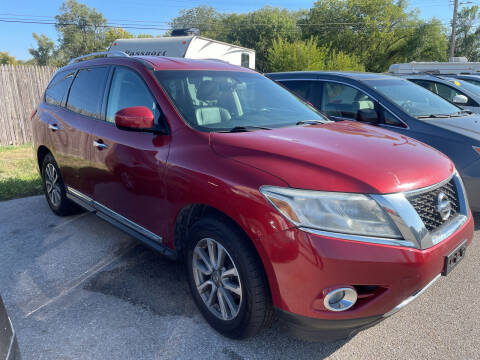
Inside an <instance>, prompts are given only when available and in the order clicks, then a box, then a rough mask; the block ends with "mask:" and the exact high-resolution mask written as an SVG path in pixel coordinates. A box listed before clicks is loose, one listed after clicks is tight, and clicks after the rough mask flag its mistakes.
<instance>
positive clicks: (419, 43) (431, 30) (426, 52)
mask: <svg viewBox="0 0 480 360" xmlns="http://www.w3.org/2000/svg"><path fill="white" fill-rule="evenodd" d="M399 50H400V51H399V56H398V57H397V59H395V58H393V59H392V62H393V60H394V61H395V62H410V61H447V57H448V56H447V55H448V54H447V53H448V36H447V32H446V30H445V27H444V26H443V25H442V23H441V22H440V21H439V20H437V19H432V20H431V21H428V22H419V23H418V24H417V26H416V27H415V28H414V29H413V34H412V35H411V36H410V37H409V38H408V40H407V41H406V42H405V43H404V45H403V49H402V48H401V47H399Z"/></svg>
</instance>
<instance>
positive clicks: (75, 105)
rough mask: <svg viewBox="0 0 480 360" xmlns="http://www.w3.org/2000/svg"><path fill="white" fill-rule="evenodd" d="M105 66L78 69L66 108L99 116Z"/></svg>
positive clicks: (105, 71)
mask: <svg viewBox="0 0 480 360" xmlns="http://www.w3.org/2000/svg"><path fill="white" fill-rule="evenodd" d="M107 73H108V68H107V67H92V68H86V69H81V70H79V71H78V73H77V76H76V77H75V80H74V81H73V84H72V87H71V89H70V93H69V95H68V101H67V108H68V109H69V110H72V111H75V112H77V113H79V114H82V115H86V116H91V117H95V118H100V108H101V105H102V99H103V92H104V90H105V80H106V78H107Z"/></svg>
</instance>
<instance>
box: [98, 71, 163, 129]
mask: <svg viewBox="0 0 480 360" xmlns="http://www.w3.org/2000/svg"><path fill="white" fill-rule="evenodd" d="M131 106H145V107H147V108H149V109H150V110H151V111H152V113H153V116H154V119H155V124H158V119H159V117H160V109H159V108H158V105H157V102H156V101H155V98H154V97H153V95H152V94H151V93H150V90H149V89H148V87H147V85H146V84H145V82H144V81H143V79H142V78H141V77H140V76H139V75H138V74H137V73H136V72H135V71H133V70H130V69H127V68H124V67H117V68H116V69H115V73H114V74H113V79H112V85H111V86H110V93H109V95H108V103H107V121H108V122H111V123H115V113H116V112H117V111H119V110H122V109H125V108H128V107H131Z"/></svg>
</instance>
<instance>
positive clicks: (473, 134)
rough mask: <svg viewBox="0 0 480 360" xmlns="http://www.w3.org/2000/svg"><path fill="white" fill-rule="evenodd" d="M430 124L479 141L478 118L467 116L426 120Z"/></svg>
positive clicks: (476, 116)
mask: <svg viewBox="0 0 480 360" xmlns="http://www.w3.org/2000/svg"><path fill="white" fill-rule="evenodd" d="M427 121H428V122H429V123H430V124H432V125H436V126H439V127H442V128H444V129H447V130H450V131H454V132H456V133H458V134H461V135H465V136H468V137H470V138H472V139H475V140H480V116H478V115H469V116H461V117H452V118H437V119H431V120H427Z"/></svg>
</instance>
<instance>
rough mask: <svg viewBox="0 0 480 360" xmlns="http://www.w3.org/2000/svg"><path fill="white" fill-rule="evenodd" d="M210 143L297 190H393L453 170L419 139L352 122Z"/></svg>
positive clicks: (220, 137) (217, 136) (224, 136)
mask: <svg viewBox="0 0 480 360" xmlns="http://www.w3.org/2000/svg"><path fill="white" fill-rule="evenodd" d="M210 144H211V146H212V148H213V150H214V151H215V152H216V153H217V154H219V155H221V156H225V157H229V158H231V159H234V160H236V161H240V162H242V163H244V164H248V165H250V166H253V167H256V168H258V169H261V170H263V171H266V172H269V173H271V174H272V175H275V176H277V177H279V178H281V179H282V180H284V181H285V182H287V183H288V184H289V186H291V187H294V188H301V189H311V190H323V191H338V192H359V193H372V194H374V193H377V194H378V193H383V194H385V193H394V192H400V191H407V190H412V189H418V188H422V187H426V186H430V185H433V184H436V183H438V182H440V181H442V180H445V179H446V178H448V177H449V176H450V175H451V174H452V173H453V171H454V165H453V163H452V162H451V161H450V160H449V159H448V158H447V157H446V156H445V155H443V154H441V153H440V152H438V151H437V150H435V149H433V148H431V147H429V146H427V145H424V144H423V143H420V142H418V141H416V140H414V139H411V138H408V137H406V136H403V135H400V134H396V133H393V132H390V131H387V130H383V129H381V128H378V127H374V126H369V125H365V124H361V123H357V122H350V121H342V122H335V123H334V122H332V123H327V124H319V125H308V126H294V127H286V128H279V129H274V130H258V131H252V132H244V133H211V135H210ZM265 185H268V184H265Z"/></svg>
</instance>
